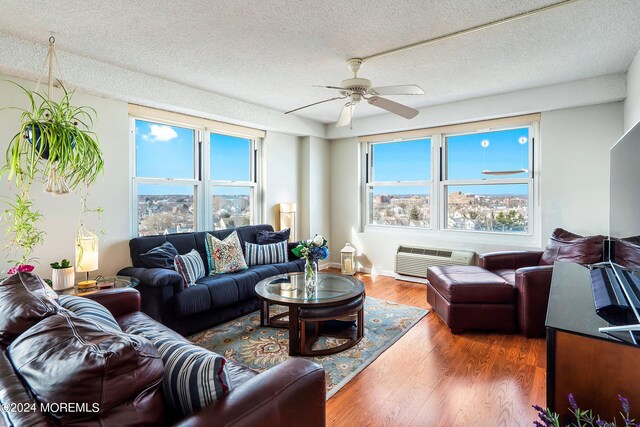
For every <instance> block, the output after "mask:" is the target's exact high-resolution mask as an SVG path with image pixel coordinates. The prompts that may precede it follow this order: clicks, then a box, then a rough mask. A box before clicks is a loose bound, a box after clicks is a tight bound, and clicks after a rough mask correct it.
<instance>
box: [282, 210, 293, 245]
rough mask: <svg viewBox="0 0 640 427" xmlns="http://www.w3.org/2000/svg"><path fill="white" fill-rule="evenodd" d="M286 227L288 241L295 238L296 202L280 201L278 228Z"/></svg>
mask: <svg viewBox="0 0 640 427" xmlns="http://www.w3.org/2000/svg"><path fill="white" fill-rule="evenodd" d="M285 228H288V229H289V230H291V232H290V233H289V241H295V240H296V204H295V203H280V230H284V229H285Z"/></svg>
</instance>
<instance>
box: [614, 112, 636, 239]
mask: <svg viewBox="0 0 640 427" xmlns="http://www.w3.org/2000/svg"><path fill="white" fill-rule="evenodd" d="M609 167H610V169H609V170H610V189H609V191H610V196H609V197H610V203H609V236H611V237H617V238H623V237H630V236H638V235H640V122H638V123H636V125H635V126H634V127H632V128H631V129H630V130H629V131H628V132H627V133H625V134H624V136H623V137H622V138H620V140H619V141H618V142H616V144H615V145H614V146H613V147H611V151H610V154H609Z"/></svg>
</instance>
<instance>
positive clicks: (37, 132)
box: [24, 123, 76, 160]
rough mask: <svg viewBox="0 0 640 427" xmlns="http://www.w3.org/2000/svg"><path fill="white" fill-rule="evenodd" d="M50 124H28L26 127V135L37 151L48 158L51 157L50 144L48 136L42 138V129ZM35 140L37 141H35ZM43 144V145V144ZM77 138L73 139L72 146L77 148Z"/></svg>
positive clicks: (44, 157) (45, 158)
mask: <svg viewBox="0 0 640 427" xmlns="http://www.w3.org/2000/svg"><path fill="white" fill-rule="evenodd" d="M48 126H49V125H48V124H47V123H38V124H37V125H26V126H25V127H24V130H25V137H26V138H27V140H28V141H29V143H30V144H31V145H33V148H34V149H35V150H36V152H40V150H42V152H40V158H41V159H44V160H47V159H48V158H49V144H48V142H47V140H46V138H42V131H43V129H46V128H47V127H48ZM34 141H35V142H34ZM41 144H42V145H41ZM75 146H76V140H75V138H73V139H71V148H72V149H73V148H75Z"/></svg>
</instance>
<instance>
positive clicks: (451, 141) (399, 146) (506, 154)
mask: <svg viewBox="0 0 640 427" xmlns="http://www.w3.org/2000/svg"><path fill="white" fill-rule="evenodd" d="M447 145H448V147H447V148H448V155H449V156H448V158H449V163H448V165H447V166H448V169H449V179H484V180H494V179H498V178H500V176H498V177H496V176H491V175H484V174H482V171H483V170H491V171H499V170H517V169H528V167H529V164H528V158H529V157H528V150H529V128H528V127H526V128H518V129H509V130H503V131H494V132H486V133H474V134H467V135H457V136H450V137H448V138H447ZM373 161H374V172H373V179H374V180H375V181H397V180H430V179H431V175H430V166H431V140H430V139H429V138H426V139H420V140H414V141H404V142H397V143H388V144H376V145H374V148H373ZM526 176H527V174H526V173H520V174H514V175H508V176H503V177H505V178H524V177H526ZM449 190H450V191H458V190H460V191H463V192H469V193H473V194H526V191H527V188H526V185H522V186H520V185H519V186H501V185H490V186H473V187H456V188H455V190H454V189H453V188H450V189H449ZM407 192H409V193H407ZM424 192H425V190H424V189H421V188H420V187H396V188H394V187H384V188H376V189H374V195H378V194H412V193H416V194H420V193H422V194H424Z"/></svg>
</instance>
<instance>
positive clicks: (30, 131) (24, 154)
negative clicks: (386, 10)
mask: <svg viewBox="0 0 640 427" xmlns="http://www.w3.org/2000/svg"><path fill="white" fill-rule="evenodd" d="M14 84H15V85H16V86H18V87H19V88H20V89H22V91H24V93H25V94H26V96H27V99H28V101H29V104H28V108H26V109H23V108H18V107H7V109H14V110H19V111H21V118H20V129H19V131H18V133H16V134H15V136H14V137H13V138H12V139H11V141H9V145H8V147H7V150H6V156H5V157H6V164H5V165H4V166H3V167H2V169H0V175H4V174H7V178H8V180H10V181H11V180H14V181H15V185H16V187H17V194H16V196H15V199H14V200H9V201H7V202H6V204H7V209H6V210H5V211H4V212H3V214H2V218H3V219H4V220H5V221H7V222H8V224H9V226H8V228H7V237H8V238H7V245H6V246H7V248H10V249H12V250H14V251H20V252H21V254H20V255H21V257H20V259H19V260H15V261H10V262H14V263H16V264H18V265H21V264H26V263H28V262H29V261H33V260H34V259H33V258H32V257H31V253H32V251H33V248H34V247H35V246H36V245H38V244H41V243H42V242H43V241H44V233H43V232H42V231H41V230H40V229H39V228H38V226H37V225H38V221H39V220H40V219H42V217H43V215H42V214H41V213H40V212H39V211H38V210H37V209H35V208H34V206H33V202H32V201H31V199H30V197H29V192H30V189H31V184H32V183H33V182H34V181H40V182H43V183H45V191H48V192H51V193H53V194H65V193H68V192H69V191H70V190H74V189H75V188H77V187H78V186H79V185H85V186H87V187H88V186H90V185H91V184H93V182H94V181H95V180H96V178H97V176H98V174H99V173H100V172H101V171H102V169H103V166H104V162H103V159H102V151H101V150H100V146H99V144H98V138H97V136H96V135H95V133H93V132H92V131H91V130H90V129H91V127H92V126H93V120H94V118H95V115H96V112H95V110H94V109H93V108H91V107H75V106H73V105H71V97H72V95H73V91H71V92H69V91H67V89H66V88H65V87H64V86H63V85H62V84H60V87H61V89H62V93H63V95H62V99H61V100H60V102H55V101H54V100H52V99H51V98H50V97H49V96H45V95H42V94H40V93H39V92H36V91H33V90H29V89H26V88H24V87H22V86H20V85H19V84H17V83H14Z"/></svg>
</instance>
